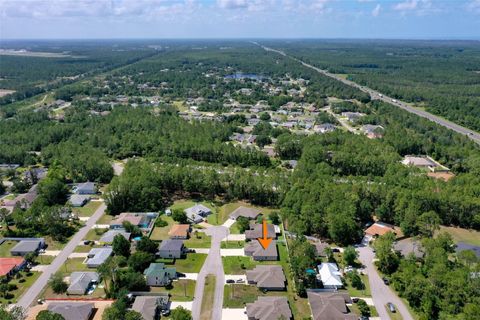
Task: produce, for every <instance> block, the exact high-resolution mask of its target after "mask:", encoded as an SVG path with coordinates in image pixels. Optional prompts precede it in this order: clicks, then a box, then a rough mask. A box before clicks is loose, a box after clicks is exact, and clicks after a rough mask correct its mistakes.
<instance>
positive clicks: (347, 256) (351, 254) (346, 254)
mask: <svg viewBox="0 0 480 320" xmlns="http://www.w3.org/2000/svg"><path fill="white" fill-rule="evenodd" d="M357 258H358V252H357V250H355V248H354V247H352V246H348V247H346V248H345V250H344V251H343V261H344V262H345V264H346V265H347V266H353V265H354V264H355V260H356V259H357Z"/></svg>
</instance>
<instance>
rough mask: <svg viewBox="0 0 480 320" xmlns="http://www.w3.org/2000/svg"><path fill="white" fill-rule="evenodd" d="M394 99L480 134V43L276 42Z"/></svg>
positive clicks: (321, 65)
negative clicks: (409, 103) (419, 107)
mask: <svg viewBox="0 0 480 320" xmlns="http://www.w3.org/2000/svg"><path fill="white" fill-rule="evenodd" d="M271 45H272V46H276V47H278V48H282V49H284V50H286V51H287V53H290V54H292V55H294V56H296V57H298V58H300V59H303V60H305V61H307V62H309V63H312V64H313V65H316V66H318V67H320V68H322V69H327V70H329V71H331V72H333V73H339V74H346V75H348V78H349V79H351V80H353V81H355V82H358V83H360V84H362V85H366V86H369V87H371V88H373V89H376V90H379V91H380V92H383V93H384V94H386V95H388V96H391V97H393V98H397V99H402V100H405V101H408V102H413V103H415V104H417V105H419V106H425V107H426V110H427V111H429V112H432V113H435V114H438V115H441V116H444V117H446V118H448V119H450V120H452V121H454V122H456V123H458V124H461V125H465V126H467V127H470V128H472V129H475V130H477V131H478V130H480V109H479V108H478V106H479V105H480V45H479V44H478V42H474V41H377V40H375V41H374V40H372V41H370V42H368V41H353V40H351V41H346V40H344V41H342V40H336V41H335V40H330V41H326V40H323V41H316V40H311V41H301V42H299V41H290V42H289V43H279V42H274V43H271Z"/></svg>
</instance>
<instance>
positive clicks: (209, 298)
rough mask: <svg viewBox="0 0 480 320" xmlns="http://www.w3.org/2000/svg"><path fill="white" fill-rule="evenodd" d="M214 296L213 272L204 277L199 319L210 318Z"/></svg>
mask: <svg viewBox="0 0 480 320" xmlns="http://www.w3.org/2000/svg"><path fill="white" fill-rule="evenodd" d="M214 298H215V276H214V275H213V274H209V275H208V276H207V277H206V278H205V288H204V289H203V297H202V308H201V312H200V320H210V319H212V309H213V300H214Z"/></svg>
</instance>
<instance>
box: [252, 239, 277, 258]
mask: <svg viewBox="0 0 480 320" xmlns="http://www.w3.org/2000/svg"><path fill="white" fill-rule="evenodd" d="M244 251H245V255H246V256H248V257H252V258H253V260H255V261H276V260H278V251H277V242H276V241H272V242H271V243H270V245H269V246H268V247H267V249H264V248H263V247H262V245H261V244H260V242H258V241H251V242H249V243H247V244H246V245H245V249H244Z"/></svg>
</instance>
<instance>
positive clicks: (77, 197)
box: [70, 194, 90, 206]
mask: <svg viewBox="0 0 480 320" xmlns="http://www.w3.org/2000/svg"><path fill="white" fill-rule="evenodd" d="M88 200H90V196H88V195H81V194H72V195H71V196H70V203H71V204H72V205H73V206H81V205H83V204H84V203H85V202H86V201H88Z"/></svg>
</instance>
